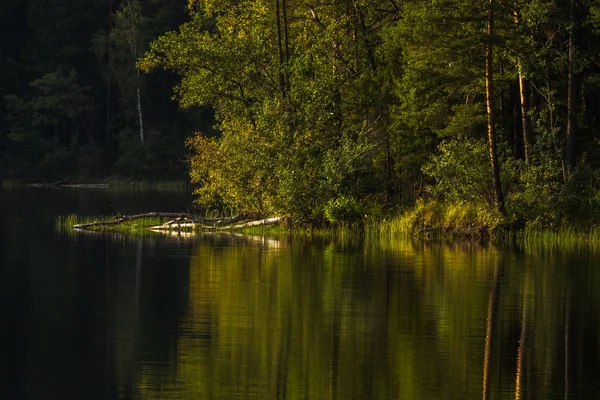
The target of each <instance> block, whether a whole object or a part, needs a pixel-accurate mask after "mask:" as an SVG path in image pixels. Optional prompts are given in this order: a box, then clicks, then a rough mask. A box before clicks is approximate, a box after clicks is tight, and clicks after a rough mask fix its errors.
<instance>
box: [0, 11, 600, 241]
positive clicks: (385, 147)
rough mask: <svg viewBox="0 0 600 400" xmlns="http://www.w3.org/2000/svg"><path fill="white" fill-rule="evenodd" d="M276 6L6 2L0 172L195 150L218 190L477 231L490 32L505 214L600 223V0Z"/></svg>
mask: <svg viewBox="0 0 600 400" xmlns="http://www.w3.org/2000/svg"><path fill="white" fill-rule="evenodd" d="M277 4H278V7H276V4H275V2H273V1H271V0H269V1H267V0H241V1H230V0H207V1H203V2H189V3H188V4H187V9H186V4H184V3H181V2H179V1H176V0H151V1H139V0H123V1H120V2H117V1H114V2H113V1H109V0H77V1H75V2H71V3H68V4H67V3H64V2H60V1H58V0H32V1H31V2H28V3H27V4H20V3H19V2H15V1H13V0H9V1H8V2H7V3H6V5H3V6H2V7H0V22H3V23H4V24H6V27H5V26H4V25H3V26H2V28H0V35H1V37H2V38H7V37H10V38H11V40H10V41H8V42H7V40H3V41H4V42H7V45H6V46H3V49H2V52H1V53H0V66H1V67H2V68H0V97H1V101H0V112H1V113H2V124H1V125H0V150H1V151H2V156H0V178H4V179H6V178H11V179H23V178H24V179H27V180H46V181H49V180H59V179H64V178H70V179H93V178H101V177H105V176H106V175H110V174H118V175H119V176H123V177H128V178H131V179H174V178H175V179H180V178H181V177H183V176H185V175H186V174H187V173H188V169H189V168H190V167H191V180H192V181H193V182H194V183H195V184H196V185H197V187H196V193H197V194H198V196H199V197H198V201H199V202H201V203H203V204H204V205H207V206H214V207H217V208H223V207H233V208H235V209H238V210H240V211H241V212H245V213H248V214H279V215H282V216H286V217H291V219H292V220H295V221H302V222H312V223H322V222H327V221H329V222H332V223H347V222H353V221H356V220H359V219H361V218H363V216H364V215H365V214H370V213H373V212H376V213H380V212H383V211H382V210H387V209H390V208H393V207H398V208H401V207H405V206H410V205H414V204H417V206H416V207H417V209H419V210H421V211H423V210H425V209H426V208H427V207H429V206H424V204H429V202H431V201H435V202H437V201H441V202H445V203H446V205H444V206H440V207H442V208H443V209H444V210H446V211H447V213H448V215H453V216H458V217H456V218H457V220H459V222H457V223H456V224H455V223H454V222H453V223H448V226H454V225H457V226H458V225H460V226H462V227H466V228H465V229H467V230H469V229H470V228H469V224H468V223H465V218H467V217H468V216H474V215H477V218H480V216H481V215H484V214H485V213H486V212H491V211H490V209H491V208H492V207H493V206H494V203H495V201H497V200H496V197H495V194H496V193H495V189H494V188H495V186H494V184H493V182H494V181H493V179H492V167H491V163H490V152H489V150H488V148H489V142H487V141H486V137H487V132H488V130H487V128H488V119H487V116H488V111H487V109H486V90H485V89H486V84H485V81H486V79H485V78H486V70H485V66H486V58H485V54H486V48H491V49H493V51H494V57H493V60H492V64H491V69H492V72H493V76H494V77H495V80H494V87H495V89H494V90H493V92H491V93H490V99H491V100H492V103H493V109H492V113H489V115H492V114H494V115H495V116H496V117H495V119H494V120H493V121H492V124H490V126H491V127H493V128H494V130H495V132H496V134H495V137H496V139H495V141H496V143H497V148H498V161H499V162H498V163H497V165H499V166H500V168H499V169H500V176H501V186H502V187H503V194H504V196H505V197H506V203H507V204H506V208H507V210H508V215H507V216H506V221H504V222H505V223H507V224H511V223H513V222H515V221H517V222H528V223H529V224H532V225H535V226H540V227H548V226H552V227H554V226H557V225H561V224H565V222H567V221H578V223H579V222H581V221H583V222H586V223H596V222H598V218H599V217H600V208H599V207H600V205H599V203H598V201H599V200H600V196H599V195H598V191H599V189H600V186H599V182H598V174H599V173H598V170H599V168H600V146H598V143H599V139H598V135H599V134H600V118H598V112H597V110H598V109H599V107H600V95H598V93H600V63H599V62H598V59H600V53H599V50H598V46H597V45H596V44H597V43H598V39H599V38H600V36H599V32H600V28H599V27H600V17H599V15H600V11H599V10H600V3H598V2H597V1H596V0H594V1H587V0H586V1H584V0H576V1H575V5H576V7H575V8H574V11H573V12H571V8H570V2H566V1H563V2H558V1H555V0H544V1H538V0H519V1H518V2H500V1H497V0H494V1H492V2H491V3H490V2H489V1H484V0H477V1H467V0H442V1H433V2H432V1H428V0H413V1H404V0H402V1H397V2H388V1H383V0H381V1H380V0H375V1H370V2H365V1H362V0H358V1H342V2H333V3H332V2H329V3H318V4H315V3H314V2H307V1H295V2H289V0H278V2H277ZM490 4H491V6H492V7H493V10H494V30H493V33H492V34H491V35H488V33H487V24H488V15H489V7H490ZM277 9H278V10H279V14H276V12H277V11H276V10H277ZM284 9H285V10H286V11H285V15H284V13H283V10H284ZM13 16H14V18H13ZM277 21H279V28H278V27H277ZM13 33H14V35H15V37H14V39H13V36H12V34H13ZM569 49H571V50H569ZM569 54H571V55H570V56H569ZM140 69H141V70H143V71H144V73H141V72H140V71H141V70H140ZM488 76H489V74H488ZM173 88H174V89H173ZM173 90H174V93H175V96H174V97H175V99H176V100H177V101H178V103H179V104H177V103H176V102H175V101H173V100H172V97H173ZM521 94H522V95H523V96H521ZM521 101H523V104H521ZM178 106H181V107H182V109H178ZM569 110H570V111H569ZM523 124H525V128H526V129H523ZM194 132H196V133H195V134H194ZM186 144H187V146H188V147H186ZM568 149H570V151H569V150H568ZM190 153H191V155H190ZM188 161H191V163H188ZM496 186H498V185H496ZM436 204H437V203H436ZM453 207H455V208H456V209H455V208H453ZM461 207H462V208H461ZM373 210H378V211H373ZM448 210H449V211H448ZM456 210H458V211H456ZM465 210H467V211H465ZM474 210H477V213H475V211H474ZM421 211H419V212H421ZM459 211H460V212H459ZM415 212H416V211H415ZM417 214H418V213H417ZM442 214H443V213H438V214H437V215H442ZM485 215H487V214H485ZM490 215H492V214H490ZM465 216H467V217H465ZM448 218H450V217H448ZM452 218H455V217H452ZM452 218H451V219H452ZM474 218H475V217H474ZM486 218H487V217H486ZM486 218H483V217H481V218H480V219H481V220H485V221H487V220H488V219H486ZM467 219H468V218H467ZM444 224H445V222H444ZM480 225H482V224H480ZM461 229H462V228H461Z"/></svg>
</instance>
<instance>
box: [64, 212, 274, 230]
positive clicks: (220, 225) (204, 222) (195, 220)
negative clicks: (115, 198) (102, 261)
mask: <svg viewBox="0 0 600 400" xmlns="http://www.w3.org/2000/svg"><path fill="white" fill-rule="evenodd" d="M141 218H172V219H171V220H170V221H168V222H165V223H164V224H161V225H156V226H151V227H149V228H148V229H150V230H153V231H172V230H190V229H205V230H216V229H218V230H230V229H242V228H246V227H251V226H260V225H273V224H276V223H278V222H279V220H280V218H279V217H275V218H267V219H260V220H255V221H247V218H246V217H244V216H242V215H239V216H236V217H226V218H202V217H199V216H197V215H193V214H186V213H166V212H149V213H143V214H134V215H119V216H116V217H113V218H112V219H106V220H101V221H94V222H89V223H85V224H76V225H73V229H80V230H82V229H83V230H90V229H92V228H97V227H110V226H117V225H119V224H122V223H124V222H130V221H134V220H136V219H141ZM241 221H245V222H241ZM238 222H241V223H238Z"/></svg>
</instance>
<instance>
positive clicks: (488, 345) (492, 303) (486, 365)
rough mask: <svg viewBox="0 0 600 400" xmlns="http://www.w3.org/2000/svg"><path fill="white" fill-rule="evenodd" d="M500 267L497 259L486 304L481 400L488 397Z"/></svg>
mask: <svg viewBox="0 0 600 400" xmlns="http://www.w3.org/2000/svg"><path fill="white" fill-rule="evenodd" d="M499 257H501V256H499ZM502 267H503V263H502V260H501V259H498V260H497V261H496V265H495V267H494V280H493V281H492V289H491V291H490V299H489V302H488V314H487V320H486V323H485V345H484V356H483V400H487V399H489V397H490V362H491V358H492V355H491V353H492V339H493V335H494V329H495V325H496V318H497V314H498V292H499V290H500V280H501V277H502Z"/></svg>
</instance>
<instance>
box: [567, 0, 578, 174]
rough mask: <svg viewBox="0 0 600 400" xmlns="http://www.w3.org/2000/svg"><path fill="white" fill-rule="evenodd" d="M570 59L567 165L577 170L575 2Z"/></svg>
mask: <svg viewBox="0 0 600 400" xmlns="http://www.w3.org/2000/svg"><path fill="white" fill-rule="evenodd" d="M569 20H570V22H571V26H570V27H569V56H568V57H569V59H568V88H567V114H568V116H567V165H568V167H569V169H571V170H572V169H573V168H575V151H576V148H575V140H576V137H577V121H576V118H575V108H576V106H577V105H576V104H575V102H576V101H577V94H576V90H577V89H576V87H575V85H576V81H575V73H574V72H573V60H574V54H573V52H574V50H575V49H574V47H575V38H574V36H575V22H576V21H575V0H570V2H569Z"/></svg>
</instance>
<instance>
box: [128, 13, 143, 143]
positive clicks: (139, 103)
mask: <svg viewBox="0 0 600 400" xmlns="http://www.w3.org/2000/svg"><path fill="white" fill-rule="evenodd" d="M139 6H140V5H139V4H136V7H132V8H133V9H134V10H135V11H136V12H135V13H134V15H132V16H131V30H132V31H131V39H130V40H131V57H132V62H133V70H134V71H135V86H136V87H135V96H136V109H137V125H138V128H139V131H140V142H141V143H142V145H143V144H144V117H143V114H142V93H141V89H140V70H139V69H138V68H137V65H136V63H137V58H138V56H137V29H138V24H139V22H140V21H139V20H140V14H139V13H140V10H139V9H138V7H139Z"/></svg>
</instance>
